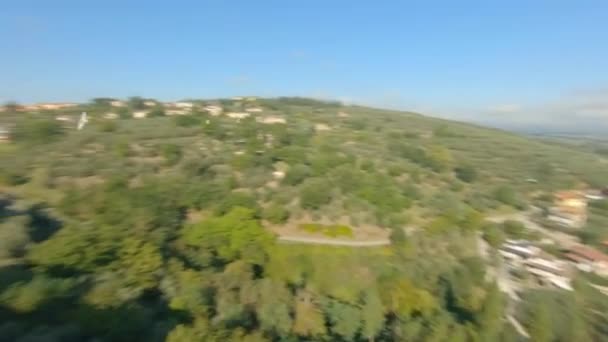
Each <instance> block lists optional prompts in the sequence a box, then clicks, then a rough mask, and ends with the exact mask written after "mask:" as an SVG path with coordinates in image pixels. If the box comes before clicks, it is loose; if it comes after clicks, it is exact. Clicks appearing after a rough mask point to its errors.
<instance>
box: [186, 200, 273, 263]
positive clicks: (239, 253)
mask: <svg viewBox="0 0 608 342" xmlns="http://www.w3.org/2000/svg"><path fill="white" fill-rule="evenodd" d="M183 238H184V241H185V242H186V244H188V245H189V246H192V247H195V248H203V249H207V250H211V251H214V252H216V253H217V255H218V257H219V258H220V259H222V260H224V261H232V260H235V259H237V258H241V259H243V260H245V261H247V262H250V263H254V264H262V263H263V262H264V260H265V258H266V251H267V249H268V247H269V246H270V244H271V243H272V236H271V235H270V233H268V232H267V231H266V230H265V229H264V228H263V227H262V226H260V224H259V223H258V222H257V221H256V220H255V215H254V212H253V211H252V210H250V209H246V208H241V207H236V208H234V209H232V210H231V211H230V212H228V213H227V214H226V215H223V216H219V217H212V218H210V219H208V220H205V221H203V222H201V223H199V224H196V225H192V226H189V227H186V228H185V229H184V230H183Z"/></svg>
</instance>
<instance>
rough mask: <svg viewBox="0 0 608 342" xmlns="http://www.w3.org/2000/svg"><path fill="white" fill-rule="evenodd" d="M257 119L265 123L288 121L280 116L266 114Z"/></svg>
mask: <svg viewBox="0 0 608 342" xmlns="http://www.w3.org/2000/svg"><path fill="white" fill-rule="evenodd" d="M256 121H257V122H259V123H263V124H284V123H286V122H287V121H286V120H285V118H282V117H279V116H265V117H263V118H257V119H256Z"/></svg>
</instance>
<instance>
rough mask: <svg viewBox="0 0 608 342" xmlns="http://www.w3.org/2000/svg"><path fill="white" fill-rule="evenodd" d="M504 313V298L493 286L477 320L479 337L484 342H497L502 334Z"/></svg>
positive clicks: (496, 287) (494, 285)
mask: <svg viewBox="0 0 608 342" xmlns="http://www.w3.org/2000/svg"><path fill="white" fill-rule="evenodd" d="M503 311H504V306H503V296H502V294H501V293H500V290H499V289H498V286H496V284H493V285H492V286H491V287H490V288H489V289H488V292H487V294H486V298H485V301H484V304H483V307H482V309H481V312H480V313H479V315H478V318H477V325H478V327H479V328H478V329H479V335H480V338H481V340H482V341H496V340H498V337H499V336H500V335H501V333H502V326H503V321H502V315H503Z"/></svg>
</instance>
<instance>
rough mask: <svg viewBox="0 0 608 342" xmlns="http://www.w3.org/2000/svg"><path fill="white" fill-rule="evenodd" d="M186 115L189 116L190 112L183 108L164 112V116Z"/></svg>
mask: <svg viewBox="0 0 608 342" xmlns="http://www.w3.org/2000/svg"><path fill="white" fill-rule="evenodd" d="M188 114H190V110H188V109H184V108H178V109H166V110H165V115H167V116H174V115H188Z"/></svg>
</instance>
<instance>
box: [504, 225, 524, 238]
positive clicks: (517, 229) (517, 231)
mask: <svg viewBox="0 0 608 342" xmlns="http://www.w3.org/2000/svg"><path fill="white" fill-rule="evenodd" d="M502 229H503V231H504V232H505V233H506V234H507V235H508V236H510V237H511V238H514V239H521V238H523V237H525V234H526V226H525V225H524V224H523V223H521V222H519V221H515V220H506V221H505V222H503V224H502Z"/></svg>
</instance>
